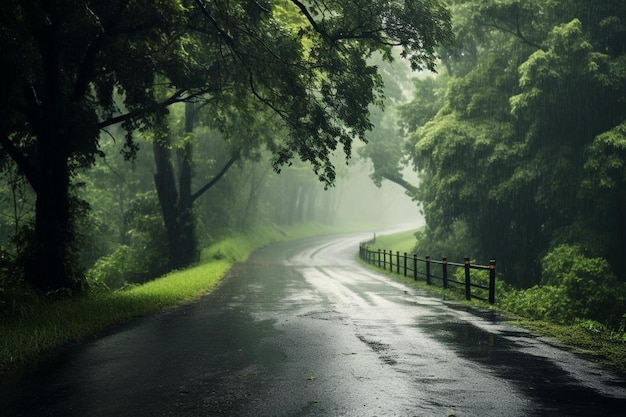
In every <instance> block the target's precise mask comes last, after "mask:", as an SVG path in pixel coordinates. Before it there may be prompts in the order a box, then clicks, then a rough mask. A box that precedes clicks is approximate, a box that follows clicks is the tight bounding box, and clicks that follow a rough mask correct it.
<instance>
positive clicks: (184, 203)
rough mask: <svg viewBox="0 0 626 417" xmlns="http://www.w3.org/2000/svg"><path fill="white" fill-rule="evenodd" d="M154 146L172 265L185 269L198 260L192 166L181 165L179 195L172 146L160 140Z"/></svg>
mask: <svg viewBox="0 0 626 417" xmlns="http://www.w3.org/2000/svg"><path fill="white" fill-rule="evenodd" d="M153 147H154V160H155V163H156V168H157V172H156V174H155V175H154V183H155V185H156V190H157V195H158V197H159V204H160V205H161V210H162V213H163V221H164V223H165V229H166V231H167V245H168V266H169V268H171V269H179V268H184V267H186V266H189V265H191V264H192V263H194V262H196V261H197V260H198V249H197V242H196V239H195V233H194V229H195V225H194V217H193V212H192V207H191V196H190V191H189V190H190V185H191V166H190V163H189V161H186V162H184V163H183V164H182V166H187V167H186V168H182V166H181V175H180V183H181V187H180V194H179V192H178V191H177V190H176V179H175V175H174V167H173V165H172V161H171V151H170V149H169V148H168V147H166V146H164V145H163V144H161V143H159V142H158V141H155V142H154V145H153ZM187 182H189V184H187Z"/></svg>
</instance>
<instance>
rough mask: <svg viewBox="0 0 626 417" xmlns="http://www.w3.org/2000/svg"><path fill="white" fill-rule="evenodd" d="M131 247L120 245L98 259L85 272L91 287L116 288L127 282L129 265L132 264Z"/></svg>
mask: <svg viewBox="0 0 626 417" xmlns="http://www.w3.org/2000/svg"><path fill="white" fill-rule="evenodd" d="M133 255H134V254H133V253H132V249H131V248H130V247H128V246H126V245H120V246H118V248H117V249H116V250H115V251H114V252H113V253H112V254H110V255H107V256H103V257H101V258H100V259H98V260H97V261H96V263H95V265H94V266H93V268H91V269H90V270H89V272H88V273H87V280H88V282H89V284H90V286H91V287H95V288H107V289H118V288H122V287H123V286H124V285H126V284H127V282H128V281H127V277H128V273H129V267H130V266H131V265H133V264H134V261H133V258H134V256H133Z"/></svg>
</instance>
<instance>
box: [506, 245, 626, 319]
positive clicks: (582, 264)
mask: <svg viewBox="0 0 626 417" xmlns="http://www.w3.org/2000/svg"><path fill="white" fill-rule="evenodd" d="M542 266H543V274H542V284H541V285H537V286H534V287H531V288H529V289H527V290H520V291H515V290H509V291H505V292H504V293H502V294H501V297H500V298H499V302H500V303H501V305H502V306H503V307H504V308H506V309H507V310H509V311H512V312H514V313H516V314H520V315H523V316H525V317H528V318H531V319H542V320H548V321H553V322H556V323H561V324H573V323H576V322H585V323H598V325H602V326H608V327H610V328H612V329H616V330H619V329H620V327H621V328H623V327H624V326H625V325H626V321H625V317H626V284H624V283H620V282H619V281H618V280H617V278H616V277H615V275H614V274H613V273H612V272H611V269H610V266H609V263H608V262H607V261H606V260H605V259H602V258H591V257H587V256H586V255H585V254H584V253H583V252H582V250H581V249H580V248H579V247H578V246H572V245H561V246H558V247H556V248H554V249H553V250H552V251H551V252H549V253H548V254H547V255H546V256H545V257H544V258H543V261H542Z"/></svg>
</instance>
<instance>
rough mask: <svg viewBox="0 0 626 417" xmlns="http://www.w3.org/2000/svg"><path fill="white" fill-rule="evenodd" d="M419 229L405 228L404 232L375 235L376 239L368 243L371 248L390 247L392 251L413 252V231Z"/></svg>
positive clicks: (387, 248)
mask: <svg viewBox="0 0 626 417" xmlns="http://www.w3.org/2000/svg"><path fill="white" fill-rule="evenodd" d="M418 230H419V229H414V230H407V231H406V232H401V233H395V234H391V235H381V236H376V241H375V242H373V243H371V244H370V247H371V248H372V249H378V248H380V249H385V250H390V249H392V250H393V251H394V252H395V251H399V252H400V253H404V252H406V253H410V254H412V253H413V249H414V248H415V233H416V232H417V231H418Z"/></svg>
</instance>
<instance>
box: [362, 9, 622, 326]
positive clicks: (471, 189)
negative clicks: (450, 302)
mask: <svg viewBox="0 0 626 417" xmlns="http://www.w3.org/2000/svg"><path fill="white" fill-rule="evenodd" d="M450 6H451V10H452V17H453V28H454V32H455V34H456V40H455V42H454V44H453V45H452V46H450V47H445V48H442V49H441V64H442V65H441V71H440V73H439V74H431V75H426V74H424V75H423V76H419V77H417V78H416V79H415V81H414V84H415V92H414V97H413V99H412V100H411V101H410V102H408V103H407V104H405V105H403V106H401V107H400V108H399V114H400V128H401V129H402V130H401V132H400V135H402V136H403V137H404V139H405V140H404V144H403V145H399V146H396V147H395V149H393V150H390V149H389V148H386V147H385V145H384V143H383V142H382V141H377V140H376V138H375V137H374V138H373V139H374V140H372V141H371V142H370V143H369V144H368V145H367V146H368V147H369V148H370V149H371V150H370V152H369V154H370V155H372V156H371V158H372V160H373V162H374V166H375V171H374V173H373V174H372V176H373V178H375V179H376V178H378V179H381V178H384V179H391V180H392V181H394V182H396V183H399V184H401V183H402V181H399V180H397V178H398V177H400V178H401V175H402V169H403V168H404V165H405V164H409V163H410V165H411V166H412V167H413V168H414V169H415V170H416V171H417V172H418V174H419V183H418V184H415V185H411V186H410V187H405V188H406V189H407V192H408V193H409V194H410V195H411V196H412V197H413V198H414V199H415V200H417V201H418V202H419V203H420V204H421V207H422V210H423V213H424V216H425V219H426V228H425V230H424V231H423V232H422V233H420V235H419V236H418V248H417V251H418V253H420V254H421V255H423V256H425V255H431V256H434V257H440V256H447V257H449V258H451V259H463V257H464V256H471V257H472V259H483V260H488V259H492V258H495V259H496V260H497V262H498V270H499V271H500V272H501V274H502V275H501V276H502V278H503V279H504V280H505V281H506V283H507V284H509V285H511V286H513V287H515V288H517V289H519V290H525V289H529V288H530V290H529V291H531V292H532V291H534V294H535V295H537V294H539V293H540V292H541V293H542V294H544V295H545V294H548V290H549V289H551V288H552V289H554V288H558V291H557V290H555V291H556V292H553V293H552V294H553V295H554V297H548V298H544V299H542V300H540V299H539V298H534V299H533V298H532V297H530V296H529V294H531V292H526V293H525V295H524V296H523V297H526V298H525V300H522V299H521V298H520V299H517V300H516V302H519V303H520V304H524V302H527V305H529V306H530V304H533V303H534V304H535V306H536V308H547V307H546V306H549V305H551V306H552V307H550V308H553V310H554V311H556V310H557V309H559V308H561V307H562V306H564V305H567V304H568V303H569V304H570V305H574V304H576V303H580V302H582V301H581V299H582V300H591V299H594V301H593V302H592V301H589V303H593V307H591V304H590V305H588V306H585V307H584V308H583V307H581V308H580V309H578V310H579V311H583V310H585V311H586V312H585V313H584V314H583V315H586V317H588V318H599V317H602V318H608V320H609V321H611V323H613V324H616V323H619V321H620V320H622V326H623V325H624V323H626V320H625V318H626V316H622V315H623V314H624V313H626V311H625V307H624V300H626V292H625V291H624V288H625V285H624V281H626V258H625V257H624V253H626V239H625V236H626V210H625V209H626V170H625V167H626V159H625V158H626V153H625V152H624V149H625V148H624V145H625V144H626V136H625V133H626V130H625V128H624V125H625V123H626V94H625V92H626V21H625V20H624V19H625V17H626V3H625V2H623V1H594V2H590V1H586V0H558V1H557V0H548V1H546V0H530V1H526V0H524V1H520V0H486V1H485V0H480V1H478V0H456V1H451V2H450ZM444 69H445V70H444ZM402 146H404V148H402ZM373 149H378V150H379V151H373ZM380 150H383V151H384V152H381V151H380ZM376 158H378V159H376ZM557 277H558V278H557ZM600 293H601V294H602V295H601V296H600V295H598V294H600ZM523 297H522V298H523ZM531 299H533V300H534V301H531V302H528V300H531ZM538 306H541V307H538ZM600 309H604V310H605V311H603V312H600V311H599V310H600ZM562 311H564V310H562ZM555 314H556V313H555ZM560 319H562V320H565V318H564V317H561V318H560ZM567 319H568V320H570V319H571V317H567Z"/></svg>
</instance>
